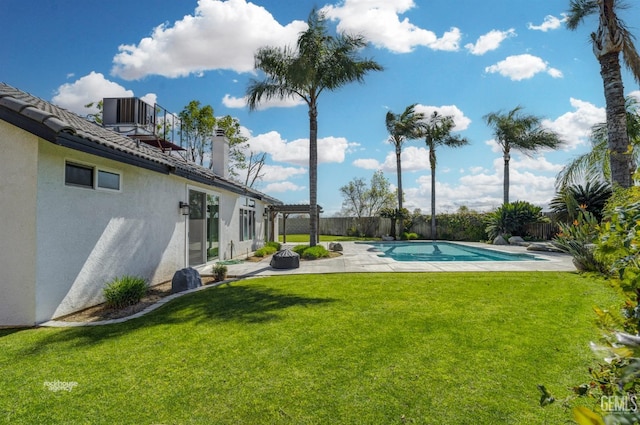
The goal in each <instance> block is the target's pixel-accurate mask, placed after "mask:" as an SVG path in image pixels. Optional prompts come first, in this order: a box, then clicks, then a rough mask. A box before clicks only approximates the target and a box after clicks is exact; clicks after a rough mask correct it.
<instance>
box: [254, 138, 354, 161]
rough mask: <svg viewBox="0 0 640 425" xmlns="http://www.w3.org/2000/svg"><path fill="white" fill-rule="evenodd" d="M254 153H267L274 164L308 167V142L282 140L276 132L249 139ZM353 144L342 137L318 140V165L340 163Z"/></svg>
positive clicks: (305, 140) (302, 140) (304, 140)
mask: <svg viewBox="0 0 640 425" xmlns="http://www.w3.org/2000/svg"><path fill="white" fill-rule="evenodd" d="M249 145H250V146H251V150H253V151H254V152H267V153H268V154H269V155H271V158H272V159H273V160H274V161H276V162H287V163H291V164H298V165H302V166H308V165H309V140H308V139H297V140H293V141H291V142H289V141H287V140H284V139H282V137H281V136H280V134H279V133H278V132H276V131H270V132H268V133H264V134H260V135H258V136H255V137H251V138H249ZM354 145H355V144H354V143H349V142H348V141H347V139H345V138H343V137H324V138H321V139H318V163H331V162H334V163H336V162H337V163H342V162H344V159H345V155H346V152H347V151H348V150H349V149H350V148H352V147H353V146H354Z"/></svg>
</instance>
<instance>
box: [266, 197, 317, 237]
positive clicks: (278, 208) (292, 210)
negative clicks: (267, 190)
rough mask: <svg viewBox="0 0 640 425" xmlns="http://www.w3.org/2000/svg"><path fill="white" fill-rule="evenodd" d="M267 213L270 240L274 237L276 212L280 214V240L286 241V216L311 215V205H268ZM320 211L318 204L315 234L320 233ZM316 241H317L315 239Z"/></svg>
mask: <svg viewBox="0 0 640 425" xmlns="http://www.w3.org/2000/svg"><path fill="white" fill-rule="evenodd" d="M267 213H268V214H269V223H271V231H270V232H269V235H270V239H271V241H273V240H274V238H275V237H276V235H275V219H276V217H277V216H278V214H280V213H281V214H282V242H283V243H287V218H288V217H289V215H291V214H308V215H311V205H304V204H289V205H269V207H268V208H267ZM321 213H322V207H321V206H320V205H318V217H317V220H316V223H317V226H318V228H317V232H316V234H318V235H319V234H320V214H321ZM316 242H317V241H316Z"/></svg>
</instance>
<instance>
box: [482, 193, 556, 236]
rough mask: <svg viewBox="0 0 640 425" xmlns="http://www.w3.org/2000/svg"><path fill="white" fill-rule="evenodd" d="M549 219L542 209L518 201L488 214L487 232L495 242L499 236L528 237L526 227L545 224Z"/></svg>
mask: <svg viewBox="0 0 640 425" xmlns="http://www.w3.org/2000/svg"><path fill="white" fill-rule="evenodd" d="M548 221H549V219H548V218H546V217H545V216H543V215H542V208H541V207H538V206H535V205H533V204H530V203H529V202H526V201H516V202H511V203H508V204H504V205H502V206H501V207H500V208H498V209H497V210H496V211H494V212H492V213H489V214H487V217H486V221H485V223H486V225H487V227H486V229H485V230H486V232H487V236H489V239H491V240H493V239H495V238H496V237H497V236H499V235H506V234H509V235H512V236H526V235H527V231H526V226H527V224H530V223H545V222H548Z"/></svg>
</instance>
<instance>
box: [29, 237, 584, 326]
mask: <svg viewBox="0 0 640 425" xmlns="http://www.w3.org/2000/svg"><path fill="white" fill-rule="evenodd" d="M464 244H465V245H470V246H477V247H480V248H485V249H492V250H495V251H500V252H508V253H514V254H529V255H533V256H535V257H537V258H538V259H540V260H537V261H536V260H531V261H473V262H453V261H442V262H419V261H395V260H393V259H391V258H388V257H380V256H379V255H378V254H379V252H376V251H374V250H373V249H372V248H373V245H368V244H366V243H355V242H341V245H342V247H343V248H344V250H343V252H342V255H341V256H339V257H335V258H327V259H322V260H316V261H300V267H299V268H297V269H290V270H280V269H274V268H272V267H271V266H270V265H269V261H270V260H271V257H267V258H265V259H264V260H262V261H258V262H252V261H243V262H242V263H240V264H229V265H227V270H228V276H229V278H230V279H229V280H226V281H224V282H220V283H218V284H215V285H207V286H201V287H199V288H196V289H192V290H189V291H184V292H179V293H176V294H172V295H170V296H168V297H165V298H163V299H161V300H160V301H158V302H157V303H156V304H154V305H152V306H149V307H148V308H147V309H145V310H143V311H140V312H138V313H136V314H134V315H132V316H128V317H123V318H120V319H113V320H105V321H100V322H64V321H57V320H50V321H48V322H45V323H41V324H40V325H38V326H47V327H77V326H100V325H109V324H114V323H122V322H126V321H128V320H131V319H134V318H136V317H140V316H143V315H145V314H147V313H149V312H151V311H153V310H155V309H157V308H159V307H161V306H162V305H164V304H165V303H167V302H169V301H171V300H173V299H175V298H177V297H181V296H183V295H186V294H189V293H191V292H195V291H202V290H206V289H208V288H212V287H215V286H217V285H220V284H225V283H231V282H232V281H233V280H235V279H242V278H248V277H256V276H281V275H290V274H325V273H371V272H372V273H388V272H497V271H576V268H575V267H574V265H573V263H572V257H571V256H570V255H567V254H561V253H556V252H541V251H527V250H526V248H524V247H521V246H490V245H486V244H482V243H468V242H465V243H464ZM323 245H325V247H326V245H327V244H325V243H323ZM293 246H294V245H285V246H283V248H292V247H293ZM541 260H542V261H541ZM212 269H213V265H206V266H202V267H199V268H198V271H199V272H200V274H201V275H206V274H211V273H212Z"/></svg>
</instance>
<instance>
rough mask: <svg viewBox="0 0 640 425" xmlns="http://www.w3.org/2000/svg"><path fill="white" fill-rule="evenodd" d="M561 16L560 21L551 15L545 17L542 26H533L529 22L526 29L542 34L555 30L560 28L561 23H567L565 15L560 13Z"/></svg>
mask: <svg viewBox="0 0 640 425" xmlns="http://www.w3.org/2000/svg"><path fill="white" fill-rule="evenodd" d="M561 16H562V19H560V18H556V17H555V16H553V15H547V16H545V17H544V21H542V24H540V25H533V24H532V23H531V22H529V23H528V24H527V28H529V29H530V30H536V31H542V32H547V31H549V30H557V29H558V28H560V26H562V23H563V22H566V21H567V15H566V13H562V14H561Z"/></svg>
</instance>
